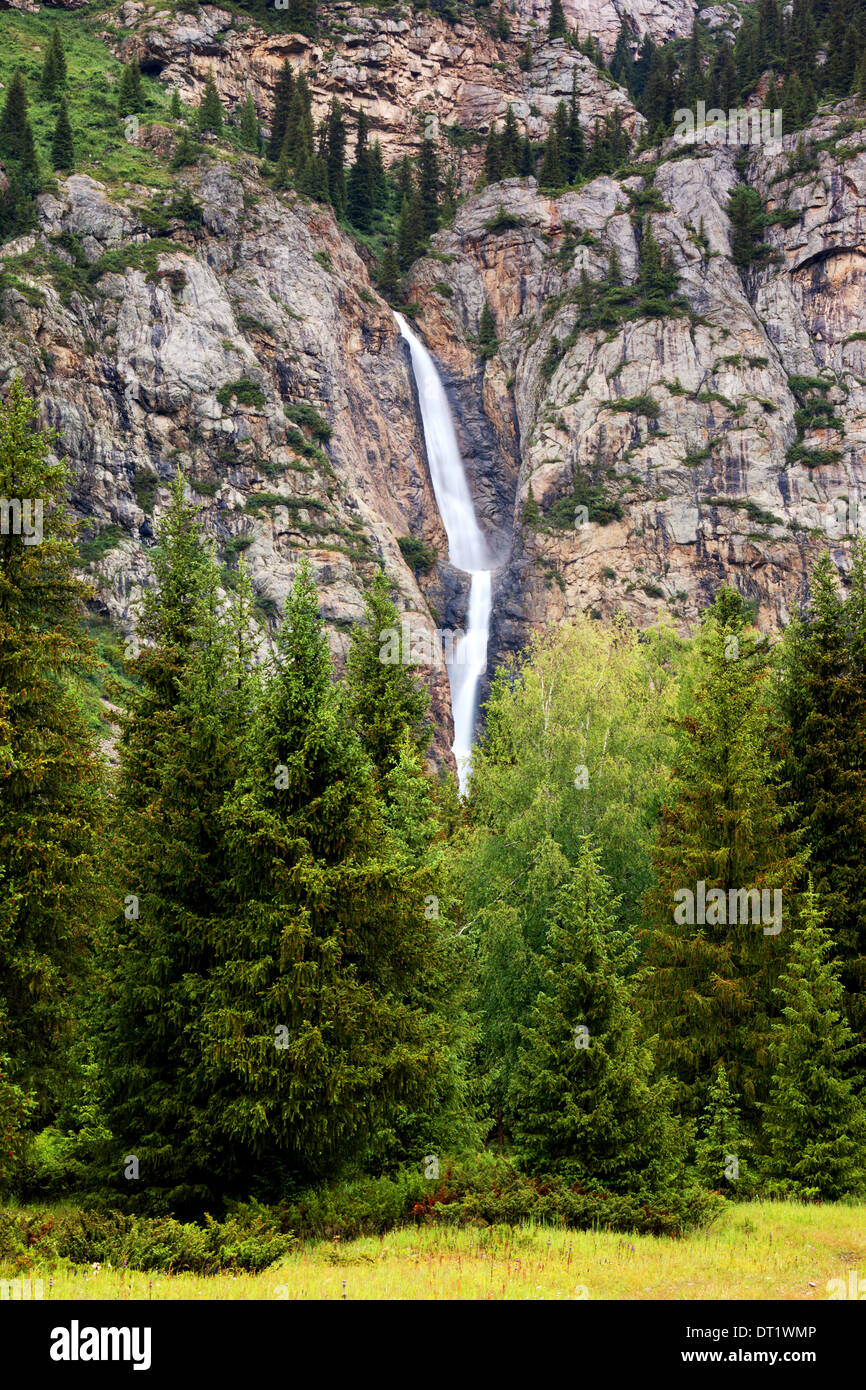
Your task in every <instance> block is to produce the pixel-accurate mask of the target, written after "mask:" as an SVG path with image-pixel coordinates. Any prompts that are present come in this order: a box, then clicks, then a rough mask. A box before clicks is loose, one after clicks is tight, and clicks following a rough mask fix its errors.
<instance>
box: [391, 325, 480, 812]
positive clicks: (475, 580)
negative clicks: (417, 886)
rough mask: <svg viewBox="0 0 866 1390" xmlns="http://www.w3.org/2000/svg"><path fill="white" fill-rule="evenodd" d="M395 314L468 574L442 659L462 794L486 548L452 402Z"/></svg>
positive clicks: (438, 485)
mask: <svg viewBox="0 0 866 1390" xmlns="http://www.w3.org/2000/svg"><path fill="white" fill-rule="evenodd" d="M394 317H395V318H396V320H397V326H398V328H399V329H400V332H401V334H402V335H403V337H404V338H405V340H406V342H407V343H408V344H409V352H410V355H411V358H412V371H413V373H414V375H415V385H416V387H417V390H418V404H419V406H420V409H421V424H422V426H423V429H424V442H425V444H426V446H427V458H428V461H429V464H430V478H431V481H432V483H433V492H434V494H435V497H436V505H437V506H438V508H439V515H440V516H441V518H442V525H443V526H444V527H445V534H446V535H447V537H448V558H449V560H450V562H451V564H452V565H453V566H454V568H455V569H458V570H463V571H464V573H466V574H468V575H470V584H469V605H468V613H467V615H466V629H465V632H463V633H462V635H461V636H459V637H457V635H456V634H455V638H456V640H455V641H454V642H453V643H452V644H451V650H450V659H449V656H448V655H447V653H446V659H445V664H446V667H447V670H448V683H449V685H450V687H451V713H452V716H453V719H454V742H453V744H452V746H451V751H452V753H453V754H454V758H455V761H456V763H457V777H458V781H459V784H460V791H461V794H462V793H465V791H466V788H467V786H468V783H469V775H470V773H471V770H472V736H473V733H474V731H475V720H476V717H477V715H478V696H479V691H480V689H481V682H482V680H483V679H484V675H485V673H486V671H487V641H488V637H489V634H490V609H491V602H492V582H491V580H492V567H491V563H490V552H489V550H488V548H487V542H486V540H485V539H484V536H483V534H482V531H481V528H480V526H479V525H478V519H477V517H476V515H475V507H474V504H473V502H472V494H471V492H470V491H469V484H468V482H467V481H466V469H465V468H464V466H463V458H462V456H461V454H460V447H459V445H458V443H457V432H456V430H455V428H454V420H453V417H452V415H451V407H450V406H449V404H448V397H447V396H446V395H445V387H444V386H443V385H442V380H441V378H440V376H439V372H438V371H437V369H436V364H435V362H434V361H433V358H432V357H431V356H430V354H429V352H428V351H427V349H426V348H425V346H424V344H423V343H422V342H421V340H420V338H418V337H416V335H415V334H414V333H413V332H412V330H411V328H410V327H409V325H408V324H407V322H406V320H405V319H404V318H403V317H402V315H401V314H396V313H395V315H394Z"/></svg>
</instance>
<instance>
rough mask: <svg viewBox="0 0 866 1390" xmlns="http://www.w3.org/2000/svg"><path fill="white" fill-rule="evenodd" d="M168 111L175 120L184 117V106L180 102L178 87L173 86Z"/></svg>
mask: <svg viewBox="0 0 866 1390" xmlns="http://www.w3.org/2000/svg"><path fill="white" fill-rule="evenodd" d="M168 113H169V115H170V116H171V119H172V120H173V121H179V120H181V119H182V118H183V107H182V106H181V104H180V92H179V91H178V90H177V87H172V89H171V103H170V105H169V108H168Z"/></svg>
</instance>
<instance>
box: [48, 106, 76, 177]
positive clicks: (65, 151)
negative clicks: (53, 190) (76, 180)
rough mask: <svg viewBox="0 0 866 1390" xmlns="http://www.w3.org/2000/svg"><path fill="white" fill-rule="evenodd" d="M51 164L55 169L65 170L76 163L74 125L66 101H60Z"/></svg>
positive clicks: (52, 144) (52, 142)
mask: <svg viewBox="0 0 866 1390" xmlns="http://www.w3.org/2000/svg"><path fill="white" fill-rule="evenodd" d="M51 164H52V167H53V168H54V169H64V170H69V169H72V168H73V167H74V164H75V145H74V143H73V139H72V126H71V125H70V124H69V112H68V111H67V109H66V102H65V101H61V103H60V110H59V112H58V114H57V123H56V125H55V127H54V138H53V140H52V141H51Z"/></svg>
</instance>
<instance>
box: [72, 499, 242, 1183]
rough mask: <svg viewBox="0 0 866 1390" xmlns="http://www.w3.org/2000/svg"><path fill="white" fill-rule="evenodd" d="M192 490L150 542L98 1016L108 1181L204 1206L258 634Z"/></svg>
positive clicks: (210, 1179)
mask: <svg viewBox="0 0 866 1390" xmlns="http://www.w3.org/2000/svg"><path fill="white" fill-rule="evenodd" d="M184 491H185V489H184V483H183V479H182V478H181V477H180V476H178V477H177V478H176V479H175V481H174V483H173V485H172V497H171V503H170V505H169V507H168V510H167V511H166V513H165V515H164V517H163V518H162V520H161V523H160V527H159V531H158V538H157V539H158V544H157V546H156V548H155V549H154V550H153V551H152V552H151V554H152V557H153V568H154V576H155V580H156V585H155V588H154V589H153V590H150V591H148V592H147V593H146V594H145V597H144V601H143V607H142V613H141V621H140V626H139V632H140V635H141V638H142V641H143V645H142V648H141V651H140V654H139V656H138V657H137V659H136V661H135V674H136V677H137V683H136V685H135V687H134V688H133V689H132V690H131V691H130V692H129V693H128V696H127V709H126V711H125V713H124V717H123V721H122V727H121V737H120V742H119V749H118V751H119V755H120V778H119V784H118V789H117V824H116V827H115V834H116V837H117V840H118V843H119V846H120V863H119V867H118V873H117V899H118V905H117V909H116V911H115V913H114V915H113V918H112V920H111V922H110V925H109V929H108V930H107V932H106V934H105V940H104V946H103V953H104V954H103V959H102V965H103V973H104V977H105V979H106V987H105V989H104V991H103V993H102V995H101V997H100V999H99V1001H98V1004H97V1007H96V1022H97V1037H98V1051H99V1058H100V1062H101V1068H102V1072H103V1076H104V1085H105V1109H106V1117H107V1120H108V1124H109V1127H110V1129H111V1132H112V1135H113V1137H114V1145H115V1147H114V1148H113V1150H112V1152H111V1153H110V1154H108V1155H106V1161H107V1163H108V1165H109V1168H108V1173H107V1174H106V1176H107V1177H109V1176H113V1177H114V1179H115V1181H117V1180H118V1179H120V1177H121V1174H122V1167H123V1165H122V1159H123V1156H124V1155H125V1154H127V1153H132V1154H134V1155H135V1156H136V1158H137V1159H138V1162H139V1167H140V1174H139V1176H140V1181H141V1185H142V1187H143V1188H144V1189H146V1190H147V1191H149V1192H150V1193H151V1194H158V1193H160V1192H161V1193H162V1194H163V1196H164V1198H165V1199H166V1200H167V1201H168V1202H169V1203H174V1202H177V1203H181V1204H185V1203H189V1204H196V1203H199V1202H203V1201H206V1200H209V1199H210V1198H211V1197H212V1195H213V1193H214V1191H215V1175H214V1172H213V1169H212V1159H213V1153H212V1150H211V1147H210V1146H211V1139H210V1135H209V1113H210V1106H211V1105H212V1104H213V1103H219V1100H218V1097H216V1096H215V1095H214V1093H213V1091H212V1088H211V1086H210V1082H209V1079H208V1078H207V1077H206V1076H205V1075H204V1064H203V1055H204V1051H205V1049H204V1045H203V1042H202V1037H201V1011H202V1007H203V1001H204V997H205V992H206V988H207V984H208V981H209V979H210V976H211V974H212V971H213V969H214V968H215V958H214V951H213V938H214V931H215V927H214V922H215V919H217V918H218V917H219V915H220V912H221V899H222V894H223V892H224V883H225V881H226V878H227V875H228V866H227V855H226V844H225V836H224V833H223V830H222V826H221V823H220V819H219V816H220V810H221V807H222V805H223V803H224V800H225V798H226V796H227V795H228V793H229V792H230V790H231V788H232V787H233V785H234V782H235V779H236V777H237V774H238V771H239V766H240V746H241V732H242V730H243V728H244V727H245V726H246V725H247V724H248V723H249V720H250V718H251V715H252V678H251V676H250V668H251V665H252V659H253V646H254V641H253V636H252V632H251V626H252V622H251V616H250V613H251V593H250V588H249V583H248V580H247V578H246V576H245V573H244V571H243V570H241V575H240V580H239V585H238V592H237V596H236V598H235V600H234V608H233V610H232V613H231V616H228V615H226V614H224V613H223V612H222V611H221V604H220V599H219V592H218V591H219V584H220V576H219V571H218V569H217V567H216V565H215V563H214V561H213V559H212V557H211V555H210V554H209V553H208V551H207V550H206V549H205V547H204V544H203V539H202V535H201V530H200V525H199V514H198V508H196V507H194V506H193V505H191V504H190V503H188V502H187V501H186V500H185V497H184ZM223 1161H224V1162H225V1161H226V1160H225V1159H223ZM122 1185H123V1184H121V1183H119V1182H118V1186H122Z"/></svg>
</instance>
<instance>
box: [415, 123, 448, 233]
mask: <svg viewBox="0 0 866 1390" xmlns="http://www.w3.org/2000/svg"><path fill="white" fill-rule="evenodd" d="M418 192H419V194H420V196H421V218H422V223H423V228H424V238H425V240H426V239H427V237H431V236H432V235H433V233H434V232H435V231H436V230H437V229H438V227H439V198H440V194H441V192H442V179H441V176H440V173H439V160H438V158H437V156H436V145H435V143H434V141H433V140H431V139H429V138H428V137H426V136H425V138H424V139H423V140H422V142H421V155H420V158H419V160H418Z"/></svg>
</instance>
